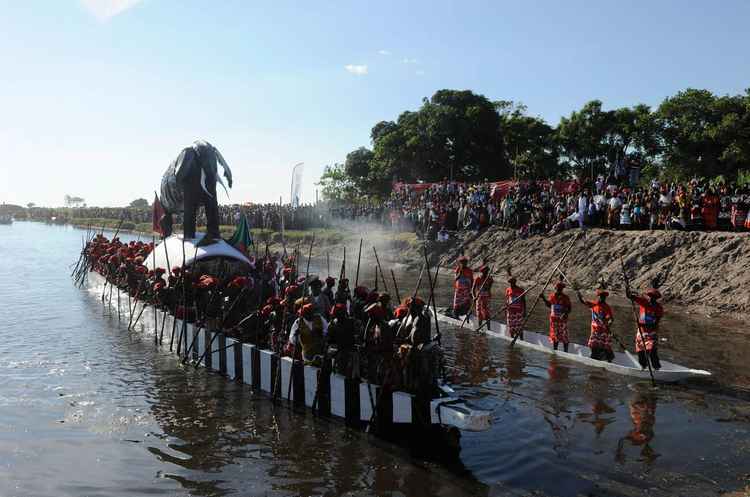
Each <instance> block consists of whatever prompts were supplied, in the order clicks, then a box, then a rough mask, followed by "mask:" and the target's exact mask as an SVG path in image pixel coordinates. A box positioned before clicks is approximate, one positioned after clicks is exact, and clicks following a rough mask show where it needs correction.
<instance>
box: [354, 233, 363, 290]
mask: <svg viewBox="0 0 750 497" xmlns="http://www.w3.org/2000/svg"><path fill="white" fill-rule="evenodd" d="M362 241H363V239H362V238H360V239H359V255H358V256H357V274H356V275H355V277H354V288H357V287H358V286H359V263H360V261H361V260H362Z"/></svg>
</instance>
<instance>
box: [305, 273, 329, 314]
mask: <svg viewBox="0 0 750 497" xmlns="http://www.w3.org/2000/svg"><path fill="white" fill-rule="evenodd" d="M322 287H323V282H322V281H320V278H318V277H317V276H316V277H315V278H313V280H312V281H311V282H310V293H311V294H312V301H313V304H314V305H315V310H316V312H317V313H318V314H320V315H321V316H328V315H329V314H330V312H331V307H333V302H332V301H331V300H329V299H328V296H326V294H324V293H323V292H322V291H321V289H322Z"/></svg>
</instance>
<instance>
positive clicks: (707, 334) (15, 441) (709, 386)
mask: <svg viewBox="0 0 750 497" xmlns="http://www.w3.org/2000/svg"><path fill="white" fill-rule="evenodd" d="M80 242H81V232H80V231H76V230H72V229H69V228H62V227H50V226H44V225H40V224H33V223H16V224H14V225H12V226H0V275H2V276H3V277H2V279H0V303H1V305H2V307H1V309H2V311H0V312H1V313H2V314H0V317H1V318H2V319H1V320H0V322H2V323H3V325H2V326H0V335H1V336H2V341H3V345H4V346H3V347H2V349H0V495H2V496H13V495H19V496H28V495H34V496H36V495H45V496H46V495H50V496H51V495H55V496H57V495H76V496H78V495H106V496H132V495H147V494H148V495H153V494H166V495H188V494H190V495H420V496H421V495H445V496H461V495H524V494H527V493H529V492H537V494H541V495H563V496H568V495H571V496H572V495H623V496H629V495H643V493H644V492H645V491H649V492H650V495H696V496H703V495H716V494H717V492H718V491H720V490H728V491H735V492H739V491H741V490H742V489H744V488H746V486H747V485H749V484H750V482H748V480H747V478H748V477H750V432H749V431H748V428H750V424H749V422H750V405H749V404H748V402H747V401H746V400H743V399H744V398H746V395H745V394H746V393H747V385H748V377H750V366H749V365H748V361H747V359H746V358H747V345H746V340H745V337H743V335H742V334H741V333H740V332H739V331H737V327H738V324H736V323H716V322H713V321H711V322H708V321H706V320H700V319H697V318H696V317H695V316H683V317H677V316H678V314H677V312H676V310H674V309H668V312H669V315H668V317H667V318H666V322H665V325H666V330H665V333H664V335H665V336H666V337H668V338H669V341H668V342H666V343H665V344H663V349H662V350H663V355H664V357H665V358H667V359H670V360H674V361H676V362H678V363H682V364H687V365H690V366H693V367H700V368H704V369H709V370H711V371H713V372H714V373H716V376H715V379H714V380H711V381H709V382H703V383H700V384H695V383H692V384H686V385H681V386H663V387H660V388H658V389H656V390H654V389H651V388H649V387H648V385H647V384H643V383H637V382H633V381H632V380H630V379H627V378H624V377H619V376H616V375H612V374H608V373H605V372H602V371H598V370H594V369H590V368H584V367H581V366H579V365H577V364H574V363H568V362H565V361H562V360H555V359H554V358H551V357H550V356H548V355H545V354H542V353H537V352H533V351H527V350H520V349H516V350H511V349H509V348H508V347H507V345H506V344H505V343H504V342H500V341H498V340H494V339H487V338H486V337H484V336H477V335H476V334H474V333H473V332H471V331H468V330H455V329H448V328H445V327H444V328H443V329H442V331H443V337H444V338H443V340H444V346H445V349H446V353H447V356H448V363H449V365H450V366H451V368H452V369H450V375H451V377H452V378H451V379H452V381H453V382H454V384H455V385H456V388H457V390H458V391H459V392H460V393H461V395H463V396H465V397H467V398H469V399H471V400H472V402H473V403H474V404H475V405H476V406H479V407H482V408H485V409H489V410H491V411H492V413H493V420H494V424H493V426H492V428H491V429H490V430H489V431H487V432H483V433H467V434H464V436H463V439H462V453H461V459H460V461H458V462H456V463H454V464H451V465H448V466H446V465H441V464H438V463H436V462H432V461H429V460H424V459H422V458H417V457H414V456H412V455H411V453H410V451H409V450H408V449H407V448H404V447H399V446H395V445H392V444H388V443H385V442H381V441H378V440H376V439H373V438H371V437H368V436H366V435H364V434H362V433H359V432H354V431H351V430H348V429H346V428H344V427H343V426H342V425H341V424H339V423H337V422H331V421H326V420H321V419H317V418H313V417H312V416H309V415H301V414H298V413H293V412H291V411H289V410H287V409H286V408H282V407H276V406H274V405H273V404H271V403H270V402H269V401H268V400H267V399H266V398H264V397H262V396H256V395H254V394H253V393H252V392H251V391H250V390H249V389H248V388H247V387H245V386H241V385H237V384H234V383H230V382H227V381H226V380H224V379H223V378H221V377H219V376H218V375H214V374H209V373H207V372H205V371H203V370H196V369H194V368H192V367H183V366H180V365H179V362H178V361H177V360H175V358H174V357H173V356H170V355H168V354H166V353H164V352H162V351H159V350H156V349H155V348H154V346H153V344H151V343H149V342H148V341H147V340H146V341H144V340H142V339H141V337H140V336H139V335H138V334H137V333H128V332H127V331H126V329H125V328H126V326H127V325H126V324H125V323H120V322H118V320H117V316H116V315H114V316H113V315H110V314H108V313H106V312H104V311H103V309H102V307H101V304H100V303H99V302H98V296H96V295H93V294H91V293H88V292H84V291H81V290H78V289H75V288H73V286H72V285H71V283H70V280H69V278H68V276H69V273H70V269H69V268H68V264H69V263H70V262H71V261H72V260H73V259H74V258H75V254H76V253H77V251H78V249H79V247H80ZM314 262H315V261H314ZM365 268H370V269H371V268H372V265H371V264H369V263H368V264H363V271H362V278H370V279H372V278H371V276H372V275H371V272H370V271H367V270H365ZM399 273H400V274H398V278H399V280H400V287H401V292H402V293H406V291H407V290H405V289H406V288H410V287H411V288H412V289H413V286H412V285H413V284H414V282H415V280H416V277H415V275H413V274H408V273H401V272H399ZM443 281H444V284H441V285H440V287H441V290H440V292H439V295H438V302H439V303H441V304H447V303H448V301H449V298H450V297H449V290H447V289H446V287H447V285H448V284H449V280H448V279H445V280H444V279H443V278H441V282H443ZM389 283H390V282H389ZM615 312H616V313H617V317H618V324H619V325H620V326H621V327H622V328H621V329H620V330H619V331H620V333H621V334H622V335H626V334H627V332H626V322H625V316H626V314H627V312H628V308H626V307H625V308H621V307H619V306H618V307H617V308H616V309H615ZM680 316H682V315H680ZM585 317H586V315H585V313H584V311H583V310H582V309H579V307H578V306H577V307H576V311H575V316H574V325H573V326H572V328H573V330H574V337H575V338H576V339H578V338H581V339H582V338H583V336H584V334H585V333H584V330H585V323H584V321H585ZM620 317H622V320H620ZM535 320H536V323H534V322H533V321H532V323H531V327H532V328H542V327H543V316H542V313H541V309H540V312H539V316H538V317H537V316H536V315H535ZM706 343H707V344H708V345H707V347H706V348H705V349H703V350H699V347H698V346H699V345H705V344H706Z"/></svg>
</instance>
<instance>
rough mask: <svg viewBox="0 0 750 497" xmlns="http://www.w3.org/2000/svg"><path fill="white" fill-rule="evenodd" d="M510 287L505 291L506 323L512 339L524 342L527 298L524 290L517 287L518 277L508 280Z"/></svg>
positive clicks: (511, 277)
mask: <svg viewBox="0 0 750 497" xmlns="http://www.w3.org/2000/svg"><path fill="white" fill-rule="evenodd" d="M508 284H509V285H510V286H509V287H508V288H506V289H505V304H506V323H507V326H508V333H509V334H510V336H511V337H514V338H515V337H516V336H518V338H520V339H522V340H523V323H524V321H525V320H526V296H525V295H524V289H523V288H521V287H520V286H518V285H516V277H515V276H512V275H511V276H510V278H508Z"/></svg>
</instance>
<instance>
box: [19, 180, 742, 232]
mask: <svg viewBox="0 0 750 497" xmlns="http://www.w3.org/2000/svg"><path fill="white" fill-rule="evenodd" d="M241 215H244V216H245V217H246V218H247V220H248V222H249V225H250V227H251V228H264V229H271V230H274V231H281V230H282V227H283V229H285V230H290V229H291V230H306V229H311V228H326V227H332V226H336V225H338V224H339V223H340V222H341V221H342V220H344V221H351V222H355V223H369V224H377V225H382V226H384V227H388V228H390V229H393V230H396V231H414V232H416V233H418V234H419V235H420V236H424V237H426V238H429V239H433V240H434V239H437V240H445V239H447V238H448V237H449V236H450V233H453V232H457V231H465V230H474V231H479V230H482V229H484V228H486V227H488V226H491V225H495V226H503V227H505V228H511V229H515V230H517V232H518V235H519V236H521V237H527V236H531V235H539V234H548V233H549V234H554V233H557V232H559V231H562V230H565V229H569V228H573V227H601V228H609V229H622V230H646V229H650V230H654V229H665V230H672V229H674V230H689V231H716V230H720V231H745V230H750V188H748V186H747V185H744V186H737V185H735V184H725V183H720V184H711V183H708V182H706V181H703V180H692V181H689V182H686V183H660V182H659V181H656V180H653V181H651V182H650V184H648V185H647V186H635V187H633V186H630V184H629V183H628V182H627V181H626V182H621V183H620V184H618V183H616V182H614V181H611V180H610V181H608V180H605V179H604V178H603V177H601V176H600V177H599V178H598V179H597V180H596V181H595V182H594V184H592V185H586V184H580V183H578V182H577V181H572V182H565V183H563V182H555V181H522V182H510V181H506V182H501V183H492V182H483V183H473V184H469V183H458V182H450V181H443V182H440V183H432V184H416V185H399V186H398V187H397V188H394V190H393V192H392V194H391V195H390V197H389V198H387V199H386V200H384V201H376V200H372V199H367V200H366V201H364V202H360V203H356V204H354V203H352V204H342V203H321V204H319V205H317V206H315V205H302V206H299V207H292V206H290V205H289V204H286V205H281V206H280V205H279V204H246V205H238V204H234V205H221V206H219V221H220V224H222V225H230V226H231V225H235V224H237V222H238V220H239V219H240V216H241ZM28 217H29V218H30V219H34V220H44V221H49V220H55V219H56V220H57V222H69V223H75V222H76V220H77V219H112V220H118V219H120V218H121V217H122V219H124V221H126V222H129V223H132V224H134V225H137V224H139V223H150V222H151V219H152V210H151V208H150V207H142V208H137V207H126V208H117V207H87V208H86V207H84V208H65V209H53V208H40V207H35V208H33V209H31V210H29V212H28ZM205 221H206V219H205V213H204V212H203V211H202V210H201V211H200V212H199V213H198V218H197V223H198V225H205ZM175 223H177V224H181V215H179V214H178V215H176V219H175Z"/></svg>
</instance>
